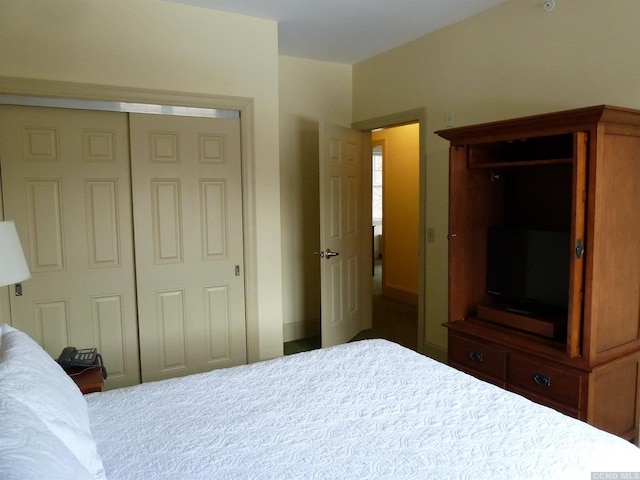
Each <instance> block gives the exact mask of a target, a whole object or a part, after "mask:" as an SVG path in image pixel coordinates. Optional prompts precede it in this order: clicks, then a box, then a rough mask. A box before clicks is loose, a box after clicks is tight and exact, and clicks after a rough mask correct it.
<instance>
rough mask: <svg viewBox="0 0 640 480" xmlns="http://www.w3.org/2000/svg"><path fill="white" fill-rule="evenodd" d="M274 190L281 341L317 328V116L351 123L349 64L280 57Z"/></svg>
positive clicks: (318, 277) (300, 336)
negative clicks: (279, 235)
mask: <svg viewBox="0 0 640 480" xmlns="http://www.w3.org/2000/svg"><path fill="white" fill-rule="evenodd" d="M279 65H280V68H279V76H280V77H279V79H280V80H279V84H280V195H281V197H280V198H281V204H280V212H281V224H282V272H283V291H284V298H283V314H284V316H283V319H284V320H283V322H284V323H283V328H284V339H285V341H288V340H293V339H298V338H303V337H305V336H310V335H319V333H320V324H319V322H320V263H319V259H318V257H316V256H314V255H313V252H314V251H317V250H319V248H320V245H319V240H320V217H319V214H320V210H319V208H320V207H319V195H320V194H319V191H318V167H319V165H318V160H319V158H318V127H319V122H320V120H326V121H328V122H331V123H335V124H338V125H343V126H349V125H350V124H351V103H352V98H351V66H350V65H342V64H336V63H327V62H319V61H314V60H305V59H300V58H293V57H284V56H282V57H280V62H279Z"/></svg>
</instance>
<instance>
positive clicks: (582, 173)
mask: <svg viewBox="0 0 640 480" xmlns="http://www.w3.org/2000/svg"><path fill="white" fill-rule="evenodd" d="M587 140H588V134H587V133H586V132H577V133H576V134H575V135H574V139H573V141H574V146H573V195H572V198H573V204H572V207H571V214H572V218H573V221H572V222H571V239H572V250H573V251H572V252H571V254H570V255H571V256H570V258H571V265H570V272H569V275H570V276H569V317H568V321H567V354H568V355H569V356H570V357H577V356H579V355H582V347H581V346H582V312H583V296H584V292H583V288H584V250H583V249H584V246H585V221H586V212H585V205H586V194H587V154H588V151H587Z"/></svg>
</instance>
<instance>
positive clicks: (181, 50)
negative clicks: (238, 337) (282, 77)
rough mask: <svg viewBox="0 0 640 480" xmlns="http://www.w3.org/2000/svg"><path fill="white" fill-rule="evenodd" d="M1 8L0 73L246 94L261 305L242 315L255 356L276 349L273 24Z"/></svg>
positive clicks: (152, 4) (159, 8) (63, 0)
mask: <svg viewBox="0 0 640 480" xmlns="http://www.w3.org/2000/svg"><path fill="white" fill-rule="evenodd" d="M0 12H1V13H0V45H1V46H2V47H1V48H0V76H7V77H25V78H32V79H39V80H51V81H63V82H79V83H85V84H96V85H109V86H117V87H124V88H128V89H138V88H139V89H152V90H168V91H175V92H184V93H194V94H195V93H197V94H210V95H217V96H235V97H248V98H252V99H253V103H254V112H255V116H254V129H255V137H254V149H255V152H254V154H255V185H253V186H252V187H253V188H252V190H253V192H254V193H255V219H256V221H255V223H256V230H255V231H256V243H257V251H256V252H255V256H256V259H257V260H256V262H257V277H258V278H257V280H258V289H257V310H258V311H257V312H249V315H252V316H255V317H257V318H253V321H254V322H256V323H257V327H258V330H259V335H258V339H257V341H256V342H257V343H258V345H257V347H258V351H259V355H258V356H259V358H261V359H264V358H271V357H276V356H279V355H281V354H282V278H281V258H280V246H281V236H280V176H279V171H280V168H279V150H278V42H277V24H276V23H275V22H272V21H269V20H263V19H257V18H251V17H247V16H242V15H233V14H227V13H223V12H216V11H212V10H206V9H200V8H195V7H186V6H183V5H176V4H172V3H167V2H161V1H157V0H136V1H128V0H112V1H103V0H56V1H55V2H54V1H50V0H20V1H16V0H0ZM5 298H6V297H5ZM5 302H6V300H5ZM3 312H6V304H5V307H3V308H2V309H0V313H3ZM253 360H256V358H253Z"/></svg>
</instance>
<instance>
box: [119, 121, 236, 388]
mask: <svg viewBox="0 0 640 480" xmlns="http://www.w3.org/2000/svg"><path fill="white" fill-rule="evenodd" d="M130 129H131V134H130V136H131V157H132V183H133V201H134V220H135V251H136V274H137V291H138V308H139V324H140V355H141V364H142V379H143V381H149V380H157V379H162V378H168V377H173V376H181V375H186V374H190V373H195V372H200V371H205V370H211V369H214V368H221V367H228V366H231V365H238V364H243V363H246V358H247V357H246V334H245V305H244V273H243V248H244V247H243V245H244V242H243V231H242V184H241V157H240V121H239V120H238V119H213V118H196V117H178V116H161V115H147V114H131V116H130Z"/></svg>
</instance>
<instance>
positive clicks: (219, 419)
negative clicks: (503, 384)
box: [0, 325, 640, 480]
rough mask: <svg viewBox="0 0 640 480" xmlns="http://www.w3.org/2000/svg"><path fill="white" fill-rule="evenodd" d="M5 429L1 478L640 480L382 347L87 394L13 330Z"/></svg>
mask: <svg viewBox="0 0 640 480" xmlns="http://www.w3.org/2000/svg"><path fill="white" fill-rule="evenodd" d="M0 418H1V425H2V428H1V429H0V478H2V479H21V480H24V479H42V478H46V479H52V480H53V479H74V480H84V479H94V478H97V479H104V478H108V479H110V480H116V479H117V480H133V479H136V480H140V479H145V480H146V479H180V480H188V479H234V480H235V479H252V480H255V479H365V478H376V479H414V478H420V479H423V478H429V479H463V478H464V479H467V478H473V479H492V480H495V479H534V478H535V479H547V480H548V479H563V480H566V479H591V478H604V477H592V472H640V450H639V449H638V448H637V447H636V446H635V445H633V444H632V443H630V442H627V441H625V440H623V439H621V438H618V437H616V436H613V435H611V434H608V433H606V432H603V431H600V430H598V429H596V428H593V427H591V426H589V425H587V424H586V423H583V422H580V421H577V420H575V419H573V418H569V417H567V416H565V415H563V414H560V413H558V412H556V411H554V410H552V409H549V408H547V407H544V406H541V405H537V404H535V403H532V402H530V401H529V400H527V399H525V398H523V397H520V396H518V395H515V394H513V393H510V392H507V391H504V390H502V389H500V388H498V387H495V386H493V385H490V384H487V383H484V382H481V381H479V380H477V379H475V378H472V377H470V376H468V375H466V374H464V373H462V372H459V371H457V370H454V369H452V368H450V367H448V366H446V365H443V364H441V363H438V362H436V361H434V360H431V359H429V358H427V357H424V356H422V355H420V354H417V353H415V352H413V351H411V350H408V349H406V348H404V347H401V346H399V345H397V344H394V343H391V342H387V341H384V340H363V341H360V342H353V343H349V344H346V345H341V346H338V347H332V348H327V349H322V350H316V351H313V352H307V353H301V354H297V355H292V356H288V357H283V358H278V359H274V360H270V361H265V362H260V363H256V364H252V365H245V366H240V367H234V368H229V369H225V370H217V371H212V372H209V373H203V374H197V375H191V376H188V377H182V378H176V379H172V380H165V381H161V382H152V383H146V384H141V385H137V386H134V387H129V388H123V389H119V390H112V391H107V392H102V393H93V394H89V395H86V396H82V395H81V394H80V392H79V391H78V389H77V387H76V386H75V384H74V383H73V382H72V381H71V380H70V379H69V378H68V377H67V375H65V374H64V372H63V371H62V369H60V367H58V365H57V364H56V363H55V362H54V361H53V360H52V359H51V358H50V357H49V356H48V355H47V354H46V353H45V352H44V350H42V349H41V348H40V347H39V346H38V345H37V344H36V343H35V342H34V341H32V340H31V339H30V338H29V337H28V336H27V335H26V334H24V333H22V332H19V331H17V330H15V329H13V328H11V327H9V326H7V325H3V326H1V327H0ZM607 478H609V477H607ZM625 478H639V477H625Z"/></svg>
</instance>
